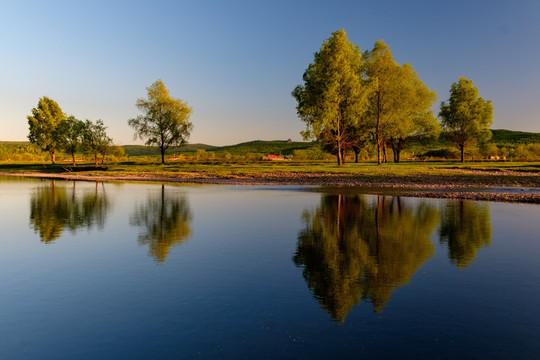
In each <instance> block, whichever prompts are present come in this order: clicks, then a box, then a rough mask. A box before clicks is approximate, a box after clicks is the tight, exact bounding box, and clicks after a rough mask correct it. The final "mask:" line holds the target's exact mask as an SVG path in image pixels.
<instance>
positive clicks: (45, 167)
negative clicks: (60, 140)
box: [0, 164, 107, 174]
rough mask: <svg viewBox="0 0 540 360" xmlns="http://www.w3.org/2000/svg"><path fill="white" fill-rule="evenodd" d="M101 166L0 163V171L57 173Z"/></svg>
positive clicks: (103, 169)
mask: <svg viewBox="0 0 540 360" xmlns="http://www.w3.org/2000/svg"><path fill="white" fill-rule="evenodd" d="M105 170H107V167H103V166H98V167H95V166H77V167H72V166H65V165H63V164H0V171H5V172H41V173H47V174H59V173H65V172H79V171H105Z"/></svg>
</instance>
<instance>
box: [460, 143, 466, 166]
mask: <svg viewBox="0 0 540 360" xmlns="http://www.w3.org/2000/svg"><path fill="white" fill-rule="evenodd" d="M459 150H460V151H461V162H465V157H464V156H463V155H464V152H465V146H463V145H459Z"/></svg>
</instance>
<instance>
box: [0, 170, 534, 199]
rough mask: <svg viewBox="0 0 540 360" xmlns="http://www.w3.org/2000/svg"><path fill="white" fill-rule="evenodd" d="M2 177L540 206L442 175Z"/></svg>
mask: <svg viewBox="0 0 540 360" xmlns="http://www.w3.org/2000/svg"><path fill="white" fill-rule="evenodd" d="M0 176H10V177H30V178H46V179H59V180H81V181H107V182H117V181H120V182H124V181H125V182H156V183H175V184H207V185H242V186H257V185H272V186H317V187H344V188H355V189H358V190H360V191H361V192H364V193H367V194H374V195H399V196H410V197H422V198H439V199H461V200H479V201H503V202H517V203H532V204H540V187H536V186H534V187H523V186H513V184H511V183H504V182H503V183H501V184H497V185H493V184H487V183H483V182H481V181H478V180H477V181H469V180H467V179H464V178H459V177H458V178H454V177H452V178H444V177H438V176H430V175H422V176H389V177H388V178H386V179H384V180H380V179H366V178H363V177H358V176H357V177H353V176H344V175H339V174H314V173H307V174H306V173H304V174H298V173H286V174H276V173H270V174H264V176H254V175H230V176H226V177H224V176H214V175H209V174H205V173H183V174H182V175H181V176H170V177H164V176H159V174H154V173H149V174H137V175H122V176H115V175H113V176H107V175H102V174H96V175H87V174H72V173H54V174H51V173H38V172H17V173H13V172H0Z"/></svg>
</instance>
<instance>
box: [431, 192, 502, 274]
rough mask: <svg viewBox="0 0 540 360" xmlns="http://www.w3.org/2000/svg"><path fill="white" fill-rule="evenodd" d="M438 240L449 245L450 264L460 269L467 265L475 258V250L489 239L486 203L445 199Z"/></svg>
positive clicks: (487, 243)
mask: <svg viewBox="0 0 540 360" xmlns="http://www.w3.org/2000/svg"><path fill="white" fill-rule="evenodd" d="M439 239H440V242H441V243H443V244H444V243H446V244H447V245H448V257H449V258H450V261H451V262H452V264H455V265H456V266H457V267H458V268H460V269H462V268H465V267H468V266H469V265H470V264H471V262H472V261H473V260H474V259H475V257H476V251H477V250H478V249H480V248H482V247H484V246H488V245H489V243H490V241H491V221H490V213H489V204H487V203H480V202H473V201H463V200H456V201H448V202H446V205H445V206H444V207H443V209H442V218H441V224H440V227H439Z"/></svg>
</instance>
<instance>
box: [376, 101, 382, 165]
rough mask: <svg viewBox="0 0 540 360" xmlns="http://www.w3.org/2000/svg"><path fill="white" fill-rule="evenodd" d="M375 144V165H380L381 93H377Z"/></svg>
mask: <svg viewBox="0 0 540 360" xmlns="http://www.w3.org/2000/svg"><path fill="white" fill-rule="evenodd" d="M375 142H376V143H377V164H379V165H381V92H380V91H377V127H376V128H375Z"/></svg>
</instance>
